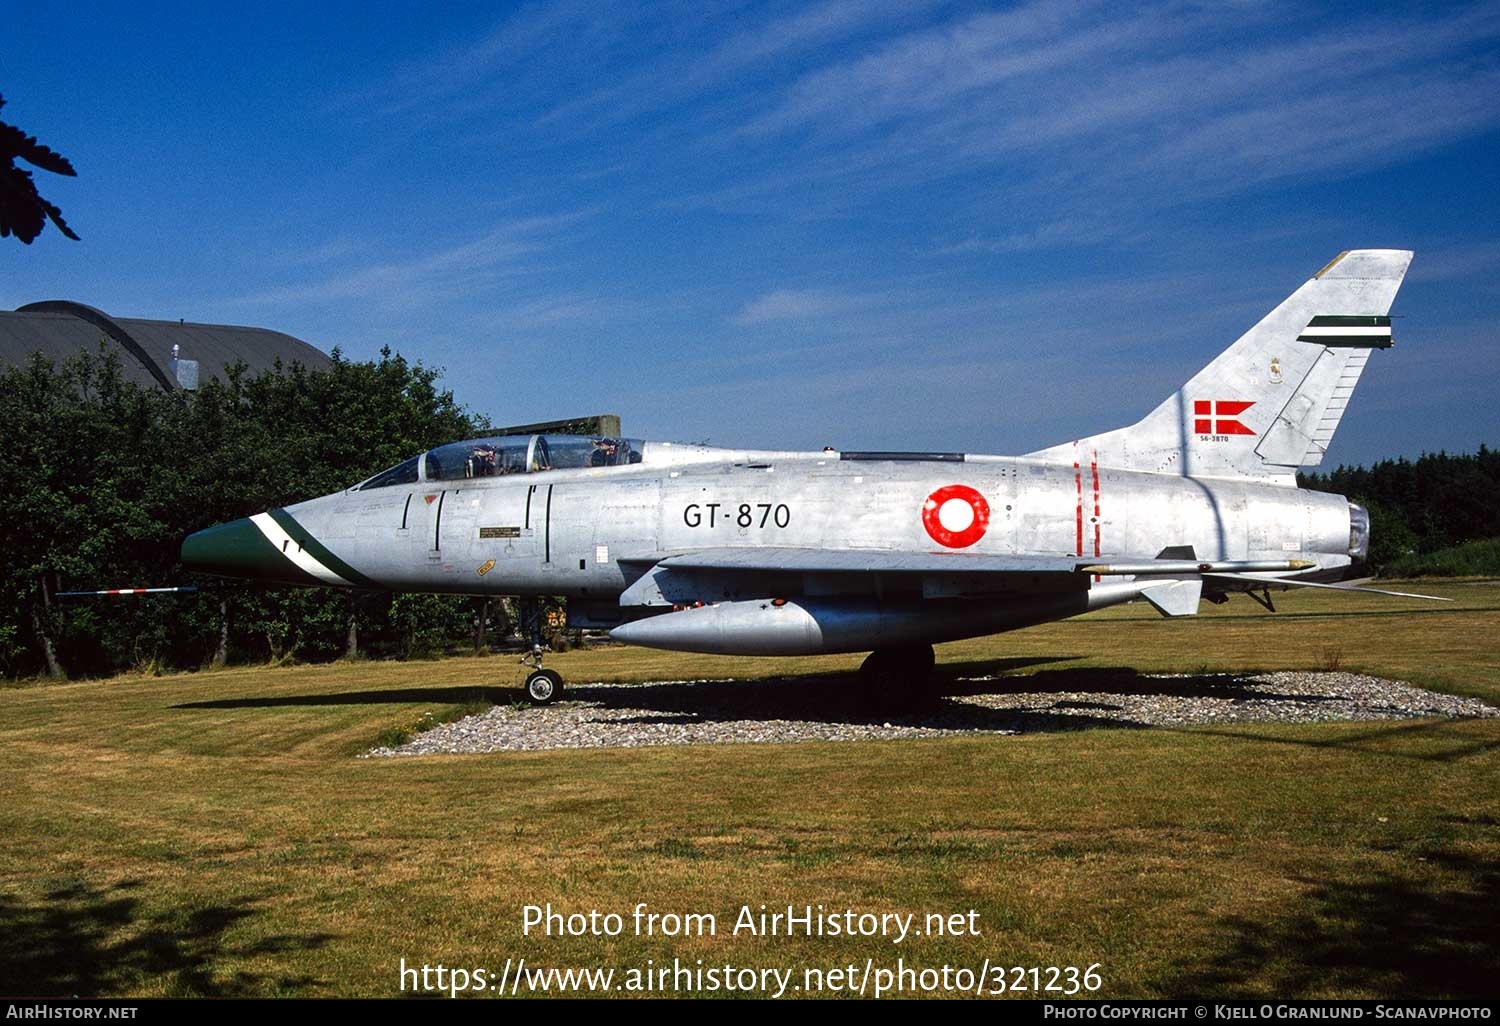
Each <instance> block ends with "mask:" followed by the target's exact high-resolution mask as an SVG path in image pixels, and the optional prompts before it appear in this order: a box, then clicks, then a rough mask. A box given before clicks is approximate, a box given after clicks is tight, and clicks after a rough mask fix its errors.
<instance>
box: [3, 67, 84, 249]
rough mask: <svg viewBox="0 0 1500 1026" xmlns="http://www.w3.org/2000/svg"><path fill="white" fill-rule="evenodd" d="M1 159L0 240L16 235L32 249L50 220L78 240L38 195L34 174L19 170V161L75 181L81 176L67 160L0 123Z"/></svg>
mask: <svg viewBox="0 0 1500 1026" xmlns="http://www.w3.org/2000/svg"><path fill="white" fill-rule="evenodd" d="M4 106H5V97H3V96H0V107H4ZM0 159H3V160H4V164H3V165H0V238H5V237H7V236H10V235H14V236H15V237H16V238H18V239H20V240H21V241H22V242H24V243H26V244H27V245H28V246H29V245H31V243H32V240H34V239H35V238H36V237H37V236H38V235H40V234H41V233H42V229H43V228H45V227H46V225H47V221H49V220H50V221H51V222H52V223H53V224H55V225H57V230H58V231H60V232H62V233H63V234H64V235H66V236H67V237H68V238H70V239H72V240H74V241H75V242H76V241H77V240H78V236H77V235H75V234H74V233H73V229H71V228H69V227H68V222H66V221H64V220H63V216H62V211H61V210H58V209H57V207H55V206H54V205H52V204H51V203H48V202H47V201H46V200H45V199H43V198H42V195H41V193H39V192H37V191H36V183H35V182H33V181H32V180H31V172H30V171H27V170H24V169H23V168H19V167H16V161H17V159H20V160H24V161H26V163H28V164H31V165H32V166H33V167H39V168H41V169H42V170H43V171H51V172H52V173H53V174H55V175H68V176H69V177H72V176H74V175H77V174H78V172H77V171H74V170H73V165H72V164H70V163H69V162H68V158H67V157H64V156H63V155H62V154H60V153H55V152H53V151H52V150H50V149H48V148H47V147H45V146H43V145H42V144H41V143H39V142H37V141H36V136H34V135H27V134H26V133H25V132H23V131H21V130H20V129H19V128H17V127H16V126H15V125H8V124H6V123H5V122H4V121H0Z"/></svg>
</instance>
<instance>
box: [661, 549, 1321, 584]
mask: <svg viewBox="0 0 1500 1026" xmlns="http://www.w3.org/2000/svg"><path fill="white" fill-rule="evenodd" d="M655 563H656V565H657V566H660V567H665V568H667V569H671V570H719V571H735V570H742V571H759V572H785V573H804V574H807V573H811V574H816V573H887V574H889V573H913V574H1080V575H1083V576H1084V577H1087V576H1089V575H1100V576H1106V577H1119V576H1127V575H1128V576H1132V577H1141V576H1156V575H1162V576H1180V575H1183V574H1204V573H1223V574H1231V573H1251V572H1261V573H1288V572H1294V571H1298V570H1309V569H1312V568H1313V567H1314V566H1315V565H1316V564H1314V563H1309V562H1307V561H1306V560H1217V561H1205V560H1197V559H1161V558H1157V557H1152V556H1132V555H1120V556H1093V557H1087V556H1067V555H1047V554H1035V553H1026V552H1019V553H1004V554H998V555H997V554H989V553H966V552H897V551H892V550H887V549H798V548H781V547H759V548H723V549H694V550H692V551H689V552H680V553H668V554H664V555H662V556H661V557H659V558H657V559H656V560H655Z"/></svg>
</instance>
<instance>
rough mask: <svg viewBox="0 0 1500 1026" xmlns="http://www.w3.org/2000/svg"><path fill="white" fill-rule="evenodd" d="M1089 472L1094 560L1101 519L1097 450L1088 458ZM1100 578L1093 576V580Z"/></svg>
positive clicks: (1097, 548)
mask: <svg viewBox="0 0 1500 1026" xmlns="http://www.w3.org/2000/svg"><path fill="white" fill-rule="evenodd" d="M1089 471H1090V473H1092V474H1093V475H1094V558H1095V559H1098V558H1099V525H1100V521H1101V520H1102V519H1103V518H1102V517H1101V516H1100V513H1099V450H1098V449H1095V450H1094V451H1093V453H1092V454H1090V456H1089ZM1101 579H1102V578H1101V577H1100V576H1099V575H1098V574H1095V575H1094V580H1095V581H1099V580H1101Z"/></svg>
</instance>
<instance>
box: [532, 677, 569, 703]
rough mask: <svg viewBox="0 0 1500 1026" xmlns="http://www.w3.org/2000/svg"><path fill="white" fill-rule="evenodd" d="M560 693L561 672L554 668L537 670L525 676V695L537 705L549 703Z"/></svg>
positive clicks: (555, 699) (560, 694)
mask: <svg viewBox="0 0 1500 1026" xmlns="http://www.w3.org/2000/svg"><path fill="white" fill-rule="evenodd" d="M562 693H563V679H562V674H560V673H558V672H557V671H556V670H537V671H536V672H535V673H533V674H532V675H531V676H529V677H527V678H526V697H527V698H529V699H531V701H532V702H534V703H535V704H537V705H551V704H552V703H553V702H556V701H557V700H558V699H560V698H562Z"/></svg>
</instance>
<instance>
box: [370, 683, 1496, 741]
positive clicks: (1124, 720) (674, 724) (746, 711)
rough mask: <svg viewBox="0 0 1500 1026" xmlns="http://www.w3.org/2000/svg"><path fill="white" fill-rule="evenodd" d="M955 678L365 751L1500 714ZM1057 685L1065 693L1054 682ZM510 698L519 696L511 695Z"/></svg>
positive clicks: (1357, 690)
mask: <svg viewBox="0 0 1500 1026" xmlns="http://www.w3.org/2000/svg"><path fill="white" fill-rule="evenodd" d="M1039 676H1042V677H1044V678H1048V680H1047V683H1048V685H1049V687H1048V690H1046V691H1036V690H1027V689H1028V688H1035V687H1037V686H1038V682H1037V679H1036V678H1034V677H1029V676H989V677H959V678H957V679H955V680H949V681H948V682H947V686H946V687H945V688H944V691H945V695H944V697H943V698H942V699H941V700H940V701H939V702H938V703H937V704H936V705H934V706H933V707H931V708H930V709H928V710H926V711H921V712H903V713H895V712H878V711H874V712H872V711H871V710H870V708H869V705H868V703H867V702H865V701H863V700H862V699H861V696H860V695H859V690H858V688H857V686H856V685H855V683H854V680H853V678H852V677H851V676H850V675H842V676H830V677H806V678H798V679H776V680H759V681H732V680H731V681H723V680H712V681H710V680H700V681H668V682H659V683H653V684H576V685H572V686H570V687H569V688H568V690H567V693H566V695H565V696H564V698H565V700H564V701H562V702H559V703H558V704H556V705H553V706H547V707H535V706H531V705H528V704H524V703H519V702H518V703H517V704H515V705H510V706H505V705H497V706H495V707H493V708H491V709H490V710H488V711H487V712H484V713H480V714H478V715H474V716H467V717H465V718H463V719H461V720H457V721H455V722H453V723H448V724H444V725H443V726H440V727H436V728H434V729H432V730H429V731H426V732H424V733H422V734H419V735H418V736H416V737H414V738H413V739H412V740H411V741H409V742H407V743H406V744H403V745H401V746H399V747H397V748H376V749H374V750H372V751H370V752H369V753H367V755H369V756H373V757H387V756H400V755H434V754H474V753H484V752H524V751H543V750H548V749H563V748H643V747H649V746H654V745H700V744H744V743H776V744H782V743H788V742H797V741H868V740H889V739H895V738H921V737H953V736H957V735H963V734H1023V733H1035V732H1043V731H1060V730H1080V729H1086V728H1089V727H1140V728H1145V727H1178V726H1188V725H1195V724H1229V723H1321V722H1327V721H1333V720H1397V719H1412V718H1415V717H1424V716H1442V717H1495V716H1500V709H1497V708H1495V707H1494V706H1490V705H1486V704H1485V703H1483V702H1480V701H1478V700H1476V699H1472V698H1458V697H1454V696H1452V695H1442V694H1438V693H1436V692H1432V691H1425V690H1423V689H1421V688H1416V687H1413V686H1411V685H1410V684H1403V683H1400V682H1399V681H1393V680H1383V679H1381V678H1379V677H1366V676H1363V675H1360V674H1354V673H1310V672H1308V673H1302V672H1278V673H1265V674H1255V675H1246V674H1229V673H1225V674H1136V673H1134V672H1132V671H1129V670H1080V671H1062V672H1056V671H1054V672H1051V673H1045V674H1041V675H1039ZM1057 684H1063V685H1064V686H1067V687H1069V688H1070V690H1062V691H1059V690H1055V687H1054V686H1055V685H1057ZM518 694H519V692H518Z"/></svg>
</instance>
